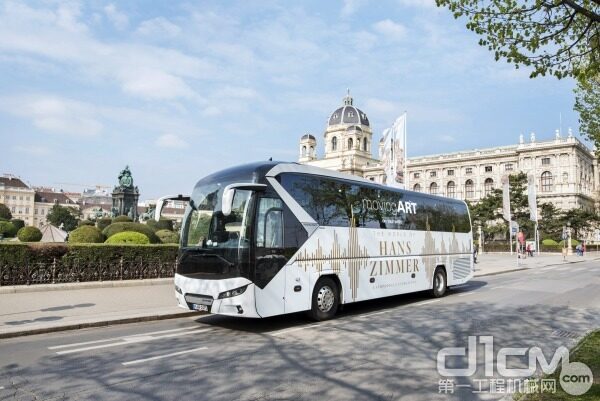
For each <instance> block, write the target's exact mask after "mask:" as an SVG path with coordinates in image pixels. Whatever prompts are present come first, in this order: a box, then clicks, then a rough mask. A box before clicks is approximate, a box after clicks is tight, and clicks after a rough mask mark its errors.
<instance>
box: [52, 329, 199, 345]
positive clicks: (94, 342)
mask: <svg viewBox="0 0 600 401" xmlns="http://www.w3.org/2000/svg"><path fill="white" fill-rule="evenodd" d="M195 329H197V328H196V327H183V328H179V329H172V330H161V331H152V332H150V333H139V334H132V335H130V336H127V337H128V338H129V337H137V336H152V335H154V334H164V333H174V332H176V331H183V330H195ZM121 339H123V337H112V338H105V339H103V340H95V341H85V342H81V343H72V344H63V345H55V346H52V347H48V349H62V348H71V347H80V346H82V345H90V344H100V343H107V342H110V341H117V340H121Z"/></svg>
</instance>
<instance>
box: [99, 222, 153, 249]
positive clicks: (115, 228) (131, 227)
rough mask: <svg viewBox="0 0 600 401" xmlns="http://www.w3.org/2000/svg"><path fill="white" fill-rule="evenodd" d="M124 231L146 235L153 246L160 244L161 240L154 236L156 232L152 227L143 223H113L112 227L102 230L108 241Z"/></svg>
mask: <svg viewBox="0 0 600 401" xmlns="http://www.w3.org/2000/svg"><path fill="white" fill-rule="evenodd" d="M123 231H135V232H138V233H141V234H144V235H145V236H146V237H148V239H149V240H150V243H151V244H160V239H158V237H157V236H156V234H154V231H152V229H151V228H150V227H148V226H147V225H145V224H141V223H131V222H124V223H112V224H111V225H110V226H108V227H106V228H105V229H104V230H102V234H104V236H105V237H106V238H107V239H108V238H110V237H112V236H113V235H115V234H116V233H120V232H123Z"/></svg>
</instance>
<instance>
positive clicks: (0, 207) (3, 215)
mask: <svg viewBox="0 0 600 401" xmlns="http://www.w3.org/2000/svg"><path fill="white" fill-rule="evenodd" d="M0 219H4V220H10V219H12V213H11V212H10V209H9V208H8V206H6V205H5V204H4V203H0Z"/></svg>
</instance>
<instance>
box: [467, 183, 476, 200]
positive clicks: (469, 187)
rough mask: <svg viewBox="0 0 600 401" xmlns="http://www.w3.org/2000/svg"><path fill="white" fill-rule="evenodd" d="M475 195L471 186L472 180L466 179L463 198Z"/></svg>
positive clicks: (470, 197)
mask: <svg viewBox="0 0 600 401" xmlns="http://www.w3.org/2000/svg"><path fill="white" fill-rule="evenodd" d="M474 196H475V191H474V187H473V180H467V181H466V182H465V198H467V199H472V198H473V197H474Z"/></svg>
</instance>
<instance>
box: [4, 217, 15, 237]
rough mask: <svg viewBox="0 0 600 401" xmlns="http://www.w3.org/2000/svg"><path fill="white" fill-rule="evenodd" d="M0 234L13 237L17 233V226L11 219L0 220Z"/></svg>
mask: <svg viewBox="0 0 600 401" xmlns="http://www.w3.org/2000/svg"><path fill="white" fill-rule="evenodd" d="M0 235H2V236H4V237H5V238H12V237H14V236H15V235H17V228H16V227H15V226H14V224H13V223H11V222H10V221H0Z"/></svg>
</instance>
